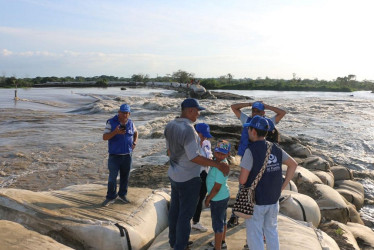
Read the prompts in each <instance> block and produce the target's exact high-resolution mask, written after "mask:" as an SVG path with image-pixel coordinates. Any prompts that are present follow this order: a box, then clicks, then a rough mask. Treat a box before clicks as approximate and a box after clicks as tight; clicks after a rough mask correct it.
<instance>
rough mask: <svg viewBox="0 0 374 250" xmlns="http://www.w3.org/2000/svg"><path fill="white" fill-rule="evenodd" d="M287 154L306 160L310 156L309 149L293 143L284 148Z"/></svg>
mask: <svg viewBox="0 0 374 250" xmlns="http://www.w3.org/2000/svg"><path fill="white" fill-rule="evenodd" d="M286 151H287V153H289V154H290V155H291V156H292V157H301V158H307V157H309V156H311V155H312V152H311V150H310V148H308V147H307V146H304V145H302V144H300V143H295V144H291V145H288V146H287V148H286Z"/></svg>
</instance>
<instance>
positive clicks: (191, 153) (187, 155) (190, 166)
mask: <svg viewBox="0 0 374 250" xmlns="http://www.w3.org/2000/svg"><path fill="white" fill-rule="evenodd" d="M164 135H165V138H166V143H167V145H166V146H167V148H168V150H169V153H170V155H169V157H170V168H169V170H168V175H169V177H170V178H171V179H172V180H174V181H177V182H184V181H187V180H189V179H192V178H194V177H198V176H200V166H199V165H198V164H196V163H193V162H192V161H191V160H192V159H194V158H195V157H196V156H198V155H199V146H198V135H197V134H196V132H195V129H194V128H193V126H192V123H191V121H190V120H188V119H186V118H176V119H175V120H173V121H171V122H169V123H168V124H167V125H166V127H165V132H164Z"/></svg>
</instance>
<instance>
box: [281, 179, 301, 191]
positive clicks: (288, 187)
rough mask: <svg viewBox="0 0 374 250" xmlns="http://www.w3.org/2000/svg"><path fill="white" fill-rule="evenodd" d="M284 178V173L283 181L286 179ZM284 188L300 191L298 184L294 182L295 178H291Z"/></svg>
mask: <svg viewBox="0 0 374 250" xmlns="http://www.w3.org/2000/svg"><path fill="white" fill-rule="evenodd" d="M284 179H285V176H284V175H283V181H284ZM284 190H290V191H293V192H296V193H298V190H297V186H296V184H295V182H293V180H290V182H289V183H288V184H287V186H286V187H285V188H284Z"/></svg>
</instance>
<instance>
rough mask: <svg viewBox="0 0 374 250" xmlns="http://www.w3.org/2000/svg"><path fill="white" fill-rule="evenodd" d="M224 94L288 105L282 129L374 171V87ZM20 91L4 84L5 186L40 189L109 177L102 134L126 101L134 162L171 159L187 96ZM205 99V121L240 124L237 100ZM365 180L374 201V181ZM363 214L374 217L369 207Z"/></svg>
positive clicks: (1, 173) (0, 136)
mask: <svg viewBox="0 0 374 250" xmlns="http://www.w3.org/2000/svg"><path fill="white" fill-rule="evenodd" d="M225 92H230V93H235V94H240V95H245V96H249V97H252V98H253V99H255V100H262V101H264V102H265V103H266V104H269V105H272V106H276V107H280V108H282V109H284V110H286V111H287V115H286V116H285V117H284V118H283V119H282V121H281V122H280V123H279V124H278V125H277V128H278V130H279V131H280V132H281V133H284V134H287V135H291V136H298V137H299V139H301V140H302V141H303V142H304V143H306V144H307V145H309V146H311V147H313V148H315V149H317V150H318V151H321V152H322V153H323V154H325V155H328V156H330V157H331V158H332V159H333V160H334V161H335V162H336V163H338V164H341V165H344V166H346V167H349V168H351V169H354V170H358V171H363V170H370V171H372V170H374V155H373V151H374V129H373V127H374V94H373V93H370V92H365V91H359V92H353V93H335V92H287V91H233V90H232V91H226V90H225ZM17 93H18V97H19V98H20V100H18V101H15V100H14V99H13V98H14V89H0V187H8V188H12V187H15V188H24V189H29V190H34V191H40V190H50V189H59V188H63V187H65V186H68V185H72V184H85V183H96V182H105V181H106V179H107V172H106V159H107V143H106V142H105V141H103V140H102V133H103V130H104V126H105V123H106V120H107V119H109V118H111V117H112V116H113V115H114V114H116V112H117V110H118V107H119V106H120V104H122V103H125V102H126V103H129V104H130V105H131V109H132V113H131V118H132V119H133V121H134V122H135V124H136V126H137V128H138V131H139V136H140V138H139V143H138V144H137V149H136V151H135V152H134V160H133V167H134V168H136V167H139V166H141V165H157V164H164V163H165V162H166V161H167V160H168V159H167V157H166V155H165V142H164V139H163V137H162V134H163V129H164V127H165V125H166V123H167V122H169V121H170V120H171V119H173V118H174V117H176V116H177V115H179V111H180V108H179V105H180V103H181V101H182V100H183V98H181V97H179V98H178V97H177V96H178V94H177V93H176V92H175V91H173V90H165V89H149V88H128V89H127V90H120V88H119V87H111V88H30V89H18V92H17ZM243 101H244V100H243ZM200 102H201V105H202V106H204V107H206V108H207V111H203V112H201V116H200V118H199V121H203V122H206V123H209V124H236V125H239V124H240V122H239V120H238V119H237V118H236V117H235V115H234V114H233V112H232V111H231V109H230V105H231V104H232V103H233V102H234V101H231V100H201V101H200ZM237 102H242V101H237ZM243 111H244V112H247V113H250V110H246V109H243ZM266 115H267V116H272V115H274V114H273V113H272V112H271V111H268V112H267V113H266ZM363 184H364V186H365V192H366V195H367V196H369V197H370V198H371V199H374V181H373V180H370V179H368V180H365V181H364V182H363ZM361 212H363V213H364V214H365V215H367V216H370V217H372V218H374V209H373V208H372V207H370V206H365V207H364V208H363V209H362V211H361ZM372 221H374V219H373V220H372Z"/></svg>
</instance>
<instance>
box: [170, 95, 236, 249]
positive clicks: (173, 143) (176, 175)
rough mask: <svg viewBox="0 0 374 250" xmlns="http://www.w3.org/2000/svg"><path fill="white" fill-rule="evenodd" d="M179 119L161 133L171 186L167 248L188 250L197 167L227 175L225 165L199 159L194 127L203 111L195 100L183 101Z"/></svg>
mask: <svg viewBox="0 0 374 250" xmlns="http://www.w3.org/2000/svg"><path fill="white" fill-rule="evenodd" d="M181 109H182V111H181V115H180V117H177V118H175V119H174V120H172V121H170V122H169V123H168V124H167V125H166V127H165V130H164V135H165V139H166V149H167V153H168V156H169V158H170V167H169V169H168V176H169V179H170V183H171V200H170V208H169V215H168V220H169V244H170V246H171V247H172V248H174V249H175V250H184V249H189V245H190V244H192V242H189V237H190V233H191V222H190V221H191V219H192V216H193V215H194V213H195V210H196V205H197V202H198V200H199V193H200V187H201V179H200V167H201V166H210V167H216V168H218V169H219V170H220V171H221V172H222V173H223V174H224V175H228V173H229V171H230V168H229V166H228V165H227V164H225V163H221V162H216V161H213V160H211V159H208V158H205V157H203V156H201V155H200V148H199V136H198V135H197V133H196V130H195V128H194V127H193V123H194V122H196V120H197V118H198V117H199V112H200V111H201V110H205V108H203V107H201V106H200V105H199V102H198V101H197V100H196V99H193V98H188V99H185V100H184V101H183V102H182V104H181Z"/></svg>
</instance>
